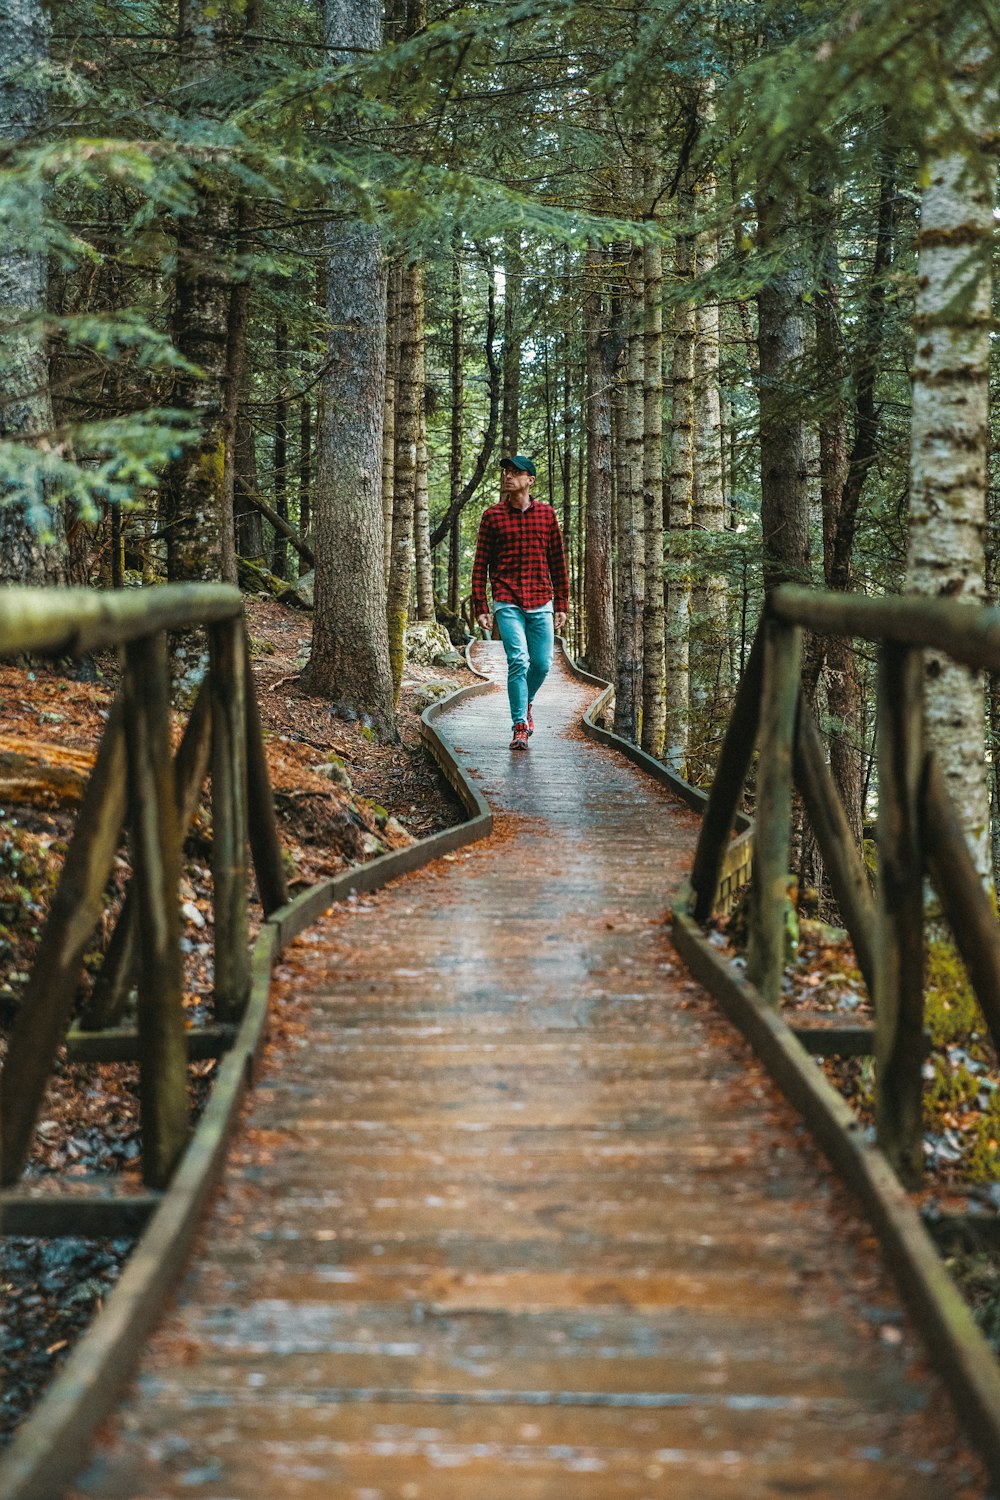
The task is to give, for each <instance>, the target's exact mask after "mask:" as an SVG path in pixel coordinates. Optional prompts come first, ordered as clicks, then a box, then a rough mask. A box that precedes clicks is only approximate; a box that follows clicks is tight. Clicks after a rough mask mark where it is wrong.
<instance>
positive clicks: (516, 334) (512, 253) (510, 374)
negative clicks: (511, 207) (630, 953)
mask: <svg viewBox="0 0 1000 1500" xmlns="http://www.w3.org/2000/svg"><path fill="white" fill-rule="evenodd" d="M520 301H521V236H520V234H511V235H509V236H508V238H507V243H506V247H505V251H504V284H503V357H502V365H503V404H502V406H501V411H500V452H501V454H502V455H503V457H504V458H512V457H513V456H514V454H515V453H517V452H518V446H517V445H518V442H519V441H520V422H519V408H520V399H521V326H520V323H521V320H520Z"/></svg>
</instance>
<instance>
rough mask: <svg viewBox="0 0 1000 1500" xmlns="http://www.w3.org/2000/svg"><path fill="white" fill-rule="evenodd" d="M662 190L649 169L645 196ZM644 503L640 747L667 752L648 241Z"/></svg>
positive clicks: (654, 325) (652, 264) (657, 311)
mask: <svg viewBox="0 0 1000 1500" xmlns="http://www.w3.org/2000/svg"><path fill="white" fill-rule="evenodd" d="M658 192H659V174H658V173H654V172H650V173H649V174H647V182H646V198H647V201H650V202H651V201H653V200H655V198H656V197H657V196H658ZM642 281H643V456H642V508H643V533H644V549H645V581H644V594H643V611H642V748H643V749H644V750H645V751H646V752H647V753H648V754H650V755H654V756H657V757H658V756H660V755H662V753H663V740H664V735H665V733H666V702H665V698H664V640H663V635H664V619H663V251H662V248H661V247H660V246H659V245H658V244H648V245H646V246H644V248H643V252H642Z"/></svg>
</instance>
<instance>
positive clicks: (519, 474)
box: [500, 464, 535, 503]
mask: <svg viewBox="0 0 1000 1500" xmlns="http://www.w3.org/2000/svg"><path fill="white" fill-rule="evenodd" d="M534 482H535V480H534V475H533V474H526V473H525V472H524V470H523V469H515V468H514V467H513V465H512V464H504V466H503V468H502V469H501V470H500V484H501V488H502V490H503V493H504V495H505V497H509V498H510V499H512V500H519V501H521V502H522V503H523V502H524V501H525V500H526V499H527V498H528V492H529V491H530V489H531V486H532V485H533V484H534Z"/></svg>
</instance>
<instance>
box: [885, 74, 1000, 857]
mask: <svg viewBox="0 0 1000 1500" xmlns="http://www.w3.org/2000/svg"><path fill="white" fill-rule="evenodd" d="M988 61H989V59H988V57H987V54H986V53H985V52H984V51H978V52H976V53H973V52H971V51H970V52H967V53H966V55H965V57H964V59H963V65H962V67H961V68H960V69H959V70H958V71H957V73H956V76H955V77H954V78H953V80H952V84H953V98H954V101H955V105H956V108H957V110H958V111H959V113H960V115H961V117H962V121H963V124H964V125H965V126H966V128H967V132H968V133H967V134H965V135H960V134H959V132H958V131H957V130H956V129H955V126H954V124H953V122H952V120H951V118H950V116H949V117H947V118H941V119H939V120H937V121H935V122H934V123H933V124H932V126H931V128H930V130H929V132H928V139H927V151H926V158H925V183H926V185H925V187H924V189H923V192H922V195H921V202H920V223H919V228H918V233H917V295H916V308H915V312H914V331H915V334H916V341H915V351H914V358H913V368H912V372H911V373H912V382H913V406H912V417H911V427H910V536H909V552H908V557H907V570H906V586H907V589H908V591H909V592H911V593H918V594H926V595H932V596H934V597H937V598H951V599H963V600H970V601H975V602H978V601H980V600H981V599H982V598H983V591H984V540H983V532H984V528H985V524H986V479H987V455H988V451H989V362H990V345H989V338H990V326H991V295H992V241H993V224H994V220H993V208H994V192H993V189H994V174H995V165H994V160H993V157H992V155H991V154H990V152H989V150H988V149H987V144H986V142H987V133H988V131H990V130H992V129H993V121H994V115H995V108H996V94H995V91H994V90H992V89H990V90H986V91H984V89H983V81H982V74H983V71H984V69H985V68H986V66H987V65H988ZM926 673H927V688H926V698H925V715H926V725H927V737H928V743H929V745H930V746H931V748H932V749H933V750H934V751H935V753H936V754H937V756H938V759H939V761H940V765H941V769H942V772H943V774H944V778H945V783H946V785H947V788H948V791H949V793H950V795H951V798H952V801H953V802H954V804H955V809H956V812H957V814H958V818H959V821H960V823H961V824H962V826H963V827H964V829H965V833H966V838H967V840H968V843H969V846H970V849H971V852H972V856H973V859H974V861H975V864H976V868H977V870H978V871H979V874H980V875H981V877H982V879H983V882H984V883H985V884H989V883H990V881H991V879H992V860H991V857H990V839H989V799H988V794H987V786H986V755H985V742H984V736H985V702H984V696H983V691H984V690H983V680H982V677H981V675H979V674H977V673H972V672H970V671H969V670H968V669H967V668H965V667H961V666H957V665H955V664H954V663H952V662H950V661H949V660H947V659H946V658H944V657H941V656H938V655H935V654H929V655H928V658H927V667H926Z"/></svg>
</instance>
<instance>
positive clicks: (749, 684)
mask: <svg viewBox="0 0 1000 1500" xmlns="http://www.w3.org/2000/svg"><path fill="white" fill-rule="evenodd" d="M763 660H764V648H763V645H762V637H761V631H760V630H758V632H757V634H756V635H755V636H754V641H753V645H752V647H751V649H750V655H749V657H748V658H747V664H746V667H745V668H744V671H743V676H742V677H741V678H740V680H739V685H738V687H737V689H736V700H735V702H734V703H733V712H732V715H731V716H730V720H729V724H728V725H727V727H726V735H725V739H724V740H723V742H722V750H721V752H720V754H719V765H718V769H717V770H716V773H715V779H714V780H713V782H712V789H711V792H710V793H709V798H708V806H707V807H706V808H705V816H704V818H703V819H702V824H701V832H700V833H699V835H698V847H697V848H696V850H695V855H694V864H693V865H692V867H691V885H692V888H693V890H694V893H695V903H694V918H695V921H696V922H707V921H708V919H709V917H710V916H711V915H712V909H713V907H714V905H715V891H716V887H717V886H718V884H719V873H720V871H721V869H722V863H723V858H724V855H725V850H726V844H727V842H728V839H729V835H730V833H731V832H732V828H733V822H734V821H735V818H736V814H737V812H738V811H739V806H740V802H741V801H742V799H743V786H744V782H745V781H746V776H747V771H748V770H749V769H750V762H751V760H752V759H753V752H754V746H755V744H756V743H757V726H758V723H759V722H760V694H761V674H762V670H763Z"/></svg>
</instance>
